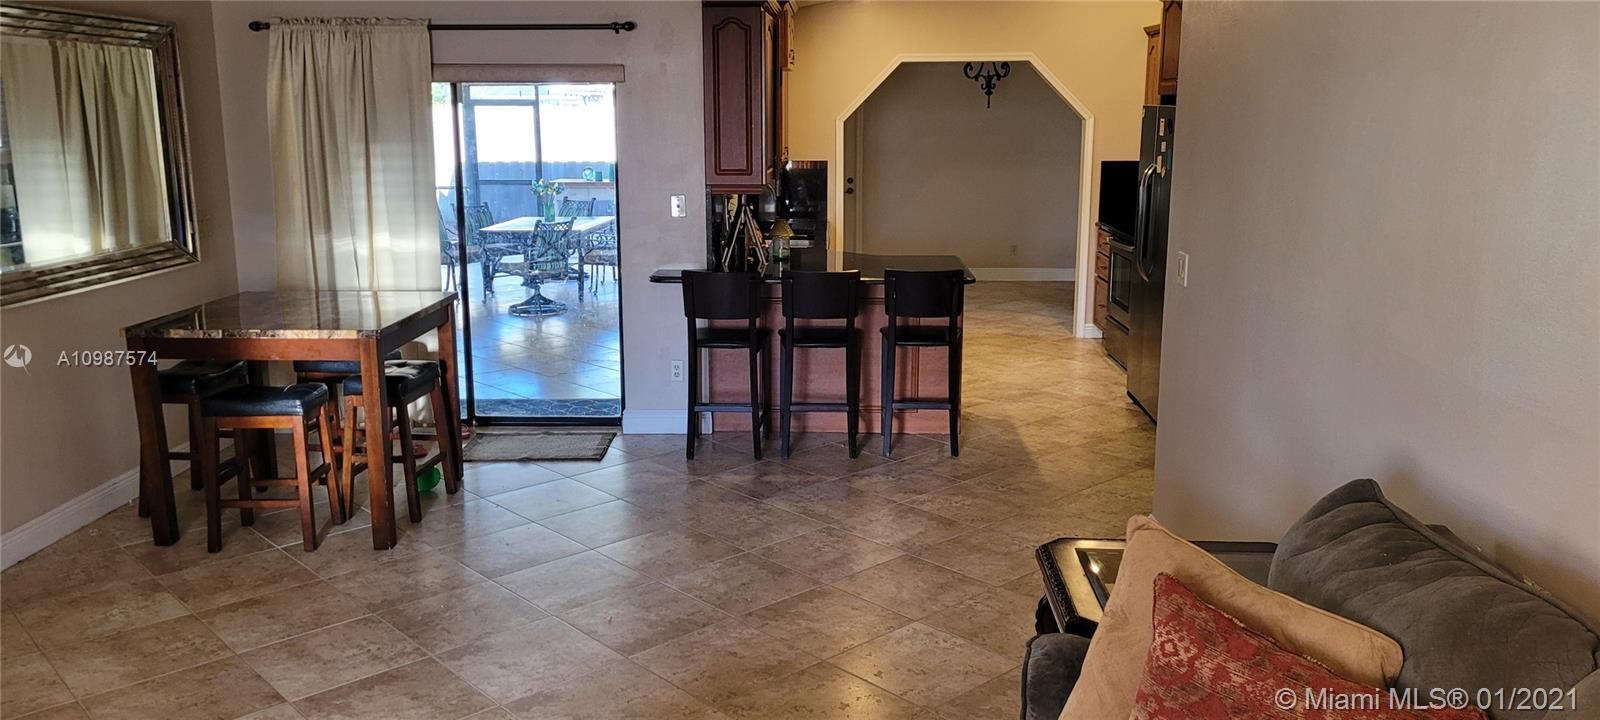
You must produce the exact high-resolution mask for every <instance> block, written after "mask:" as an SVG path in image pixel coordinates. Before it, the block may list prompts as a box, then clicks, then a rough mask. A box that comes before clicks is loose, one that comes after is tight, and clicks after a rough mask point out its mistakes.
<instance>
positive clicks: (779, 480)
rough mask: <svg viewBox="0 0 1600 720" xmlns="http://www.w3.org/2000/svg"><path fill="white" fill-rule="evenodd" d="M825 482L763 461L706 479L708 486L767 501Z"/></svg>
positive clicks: (821, 478) (810, 475)
mask: <svg viewBox="0 0 1600 720" xmlns="http://www.w3.org/2000/svg"><path fill="white" fill-rule="evenodd" d="M828 447H829V448H831V449H832V450H833V451H835V452H837V451H839V447H838V446H837V445H829V446H828ZM827 479H828V476H825V475H818V474H816V473H810V472H806V471H804V470H801V469H800V468H798V467H793V466H790V465H785V464H783V463H781V462H779V461H777V460H763V461H761V462H758V463H755V464H754V465H745V466H743V467H737V468H734V469H732V470H725V471H723V472H719V473H717V474H715V475H712V476H710V477H707V478H706V480H707V481H708V482H711V483H714V484H716V485H719V486H721V487H725V488H727V489H729V490H734V491H737V492H738V493H740V494H742V495H748V496H750V497H753V498H769V497H772V496H773V495H777V494H778V493H781V492H787V491H789V490H794V489H796V488H802V487H805V486H807V485H815V484H817V483H819V482H823V481H826V480H827Z"/></svg>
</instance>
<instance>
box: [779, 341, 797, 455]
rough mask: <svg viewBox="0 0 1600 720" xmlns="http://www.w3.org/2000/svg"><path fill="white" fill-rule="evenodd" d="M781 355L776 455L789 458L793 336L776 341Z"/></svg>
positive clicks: (792, 402)
mask: <svg viewBox="0 0 1600 720" xmlns="http://www.w3.org/2000/svg"><path fill="white" fill-rule="evenodd" d="M778 347H781V348H783V356H782V357H781V358H779V360H778V456H779V457H781V458H783V459H785V460H788V459H789V424H790V420H791V417H790V416H791V415H793V413H792V412H791V410H790V408H791V407H793V405H794V338H793V337H792V336H789V337H785V338H784V339H782V340H779V341H778Z"/></svg>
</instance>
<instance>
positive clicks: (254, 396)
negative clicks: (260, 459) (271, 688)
mask: <svg viewBox="0 0 1600 720" xmlns="http://www.w3.org/2000/svg"><path fill="white" fill-rule="evenodd" d="M326 404H328V388H327V387H326V386H323V385H318V384H315V383H300V384H298V385H290V386H288V387H263V386H260V385H246V386H244V387H237V388H233V389H230V390H223V391H221V392H219V393H216V394H215V395H210V396H208V397H206V398H204V399H202V400H201V401H200V409H201V412H203V413H205V414H206V415H207V416H209V417H267V416H270V417H284V416H310V415H315V414H316V413H317V411H318V410H319V409H320V408H321V407H322V406H323V405H326Z"/></svg>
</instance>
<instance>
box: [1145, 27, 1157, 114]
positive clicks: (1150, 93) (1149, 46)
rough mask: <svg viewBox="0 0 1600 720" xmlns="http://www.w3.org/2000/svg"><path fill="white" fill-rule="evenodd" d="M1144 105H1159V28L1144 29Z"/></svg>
mask: <svg viewBox="0 0 1600 720" xmlns="http://www.w3.org/2000/svg"><path fill="white" fill-rule="evenodd" d="M1144 37H1145V41H1144V104H1146V105H1160V104H1161V26H1160V25H1151V26H1149V27H1146V28H1145V29H1144Z"/></svg>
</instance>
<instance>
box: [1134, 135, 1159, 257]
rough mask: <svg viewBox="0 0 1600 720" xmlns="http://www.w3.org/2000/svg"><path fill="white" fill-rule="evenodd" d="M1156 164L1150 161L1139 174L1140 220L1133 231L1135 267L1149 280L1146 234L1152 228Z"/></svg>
mask: <svg viewBox="0 0 1600 720" xmlns="http://www.w3.org/2000/svg"><path fill="white" fill-rule="evenodd" d="M1155 170H1156V165H1155V163H1150V164H1149V165H1146V166H1144V172H1142V173H1140V174H1139V220H1138V222H1137V223H1135V227H1134V232H1133V269H1134V270H1135V271H1137V272H1138V273H1139V277H1140V279H1143V280H1149V279H1150V271H1149V270H1146V269H1145V260H1144V257H1145V246H1146V245H1147V243H1146V242H1145V235H1147V234H1149V230H1150V199H1149V198H1150V191H1149V189H1150V186H1151V184H1150V181H1151V179H1152V178H1154V177H1155Z"/></svg>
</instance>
